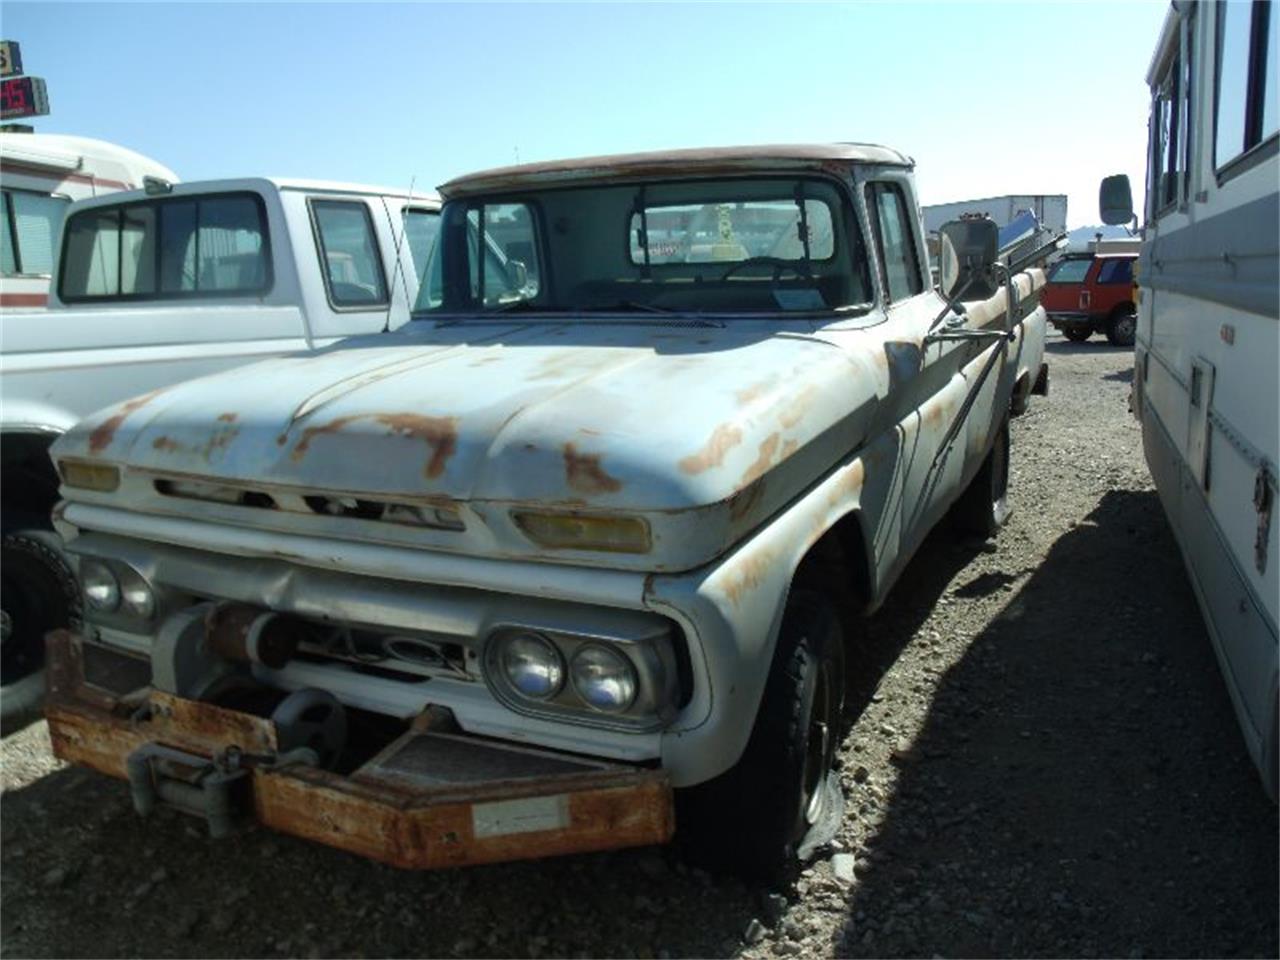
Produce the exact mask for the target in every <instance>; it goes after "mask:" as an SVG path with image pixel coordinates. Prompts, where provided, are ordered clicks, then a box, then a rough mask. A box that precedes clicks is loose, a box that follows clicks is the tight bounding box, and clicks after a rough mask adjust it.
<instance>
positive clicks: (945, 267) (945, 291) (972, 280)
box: [938, 217, 1000, 300]
mask: <svg viewBox="0 0 1280 960" xmlns="http://www.w3.org/2000/svg"><path fill="white" fill-rule="evenodd" d="M999 234H1000V230H999V228H998V227H997V226H996V224H995V221H994V220H992V219H990V218H988V217H980V218H974V219H972V220H952V221H951V222H949V223H944V224H943V225H942V228H941V229H940V230H939V231H938V261H939V265H938V276H939V277H940V278H941V284H940V286H941V290H942V295H943V296H944V297H946V298H947V299H948V300H951V299H952V298H956V299H961V298H963V299H965V300H986V299H987V298H988V297H991V296H994V295H995V293H996V291H997V290H999V289H1000V284H999V283H997V282H996V277H995V272H994V271H993V269H992V268H993V267H994V266H995V264H996V250H997V242H998V238H999Z"/></svg>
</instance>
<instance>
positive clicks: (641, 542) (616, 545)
mask: <svg viewBox="0 0 1280 960" xmlns="http://www.w3.org/2000/svg"><path fill="white" fill-rule="evenodd" d="M512 518H513V519H514V520H515V522H516V526H518V527H519V528H520V529H521V530H522V531H524V535H525V536H527V537H528V538H529V539H530V540H532V541H533V542H534V543H536V544H538V545H539V546H541V547H550V548H552V549H556V550H604V551H607V552H610V553H648V552H649V547H650V539H649V524H648V523H646V522H645V521H644V519H643V518H641V517H593V516H588V515H583V514H577V513H534V512H532V511H516V512H515V513H513V514H512Z"/></svg>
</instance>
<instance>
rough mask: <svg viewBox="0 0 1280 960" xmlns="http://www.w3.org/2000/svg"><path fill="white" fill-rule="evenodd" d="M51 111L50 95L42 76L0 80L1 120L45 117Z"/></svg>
mask: <svg viewBox="0 0 1280 960" xmlns="http://www.w3.org/2000/svg"><path fill="white" fill-rule="evenodd" d="M48 112H49V96H48V94H47V93H45V89H44V80H42V79H41V78H40V77H8V78H6V79H4V80H0V120H12V119H15V118H17V117H43V116H44V115H45V114H47V113H48Z"/></svg>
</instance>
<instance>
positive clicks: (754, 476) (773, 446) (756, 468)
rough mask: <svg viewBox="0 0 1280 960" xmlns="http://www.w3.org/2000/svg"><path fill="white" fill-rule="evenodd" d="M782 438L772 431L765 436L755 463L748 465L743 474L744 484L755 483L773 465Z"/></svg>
mask: <svg viewBox="0 0 1280 960" xmlns="http://www.w3.org/2000/svg"><path fill="white" fill-rule="evenodd" d="M779 442H780V438H779V437H778V435H777V434H776V433H771V434H769V436H767V437H765V439H764V441H763V442H762V443H761V444H760V455H759V456H758V457H756V461H755V463H753V464H751V466H749V467H747V472H746V473H744V474H743V475H742V486H744V487H745V486H746V485H747V484H749V483H753V482H754V481H756V480H758V479H759V478H760V477H762V476H764V475H765V474H766V473H767V472H768V471H769V468H770V467H771V466H773V455H774V454H775V453H777V452H778V444H779Z"/></svg>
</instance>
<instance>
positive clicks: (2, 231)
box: [0, 133, 178, 310]
mask: <svg viewBox="0 0 1280 960" xmlns="http://www.w3.org/2000/svg"><path fill="white" fill-rule="evenodd" d="M146 177H156V178H158V179H161V180H165V181H168V182H169V183H175V182H177V179H178V177H177V175H176V174H175V173H174V172H173V171H172V170H170V169H169V168H168V167H166V166H163V165H161V164H159V163H156V161H154V160H152V159H150V158H148V157H144V156H143V155H142V154H140V153H135V152H134V151H132V150H128V149H126V148H124V147H120V146H117V145H116V144H114V143H107V142H105V141H103V140H91V139H89V138H88V137H71V136H65V135H63V134H57V133H0V186H3V191H2V193H3V205H2V206H0V213H2V214H3V217H2V219H3V222H2V223H0V310H4V309H18V310H30V309H32V308H33V307H34V308H40V307H44V306H45V305H46V304H47V303H48V300H49V280H50V278H51V276H52V274H53V267H54V263H55V262H56V261H57V250H58V240H59V237H60V234H61V230H62V220H63V217H64V215H65V214H66V211H67V206H68V205H69V204H70V203H71V202H72V201H74V200H84V199H87V198H89V197H100V196H102V195H103V194H107V193H114V192H116V191H119V190H137V189H138V188H140V187H141V186H142V185H143V180H144V178H146Z"/></svg>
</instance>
